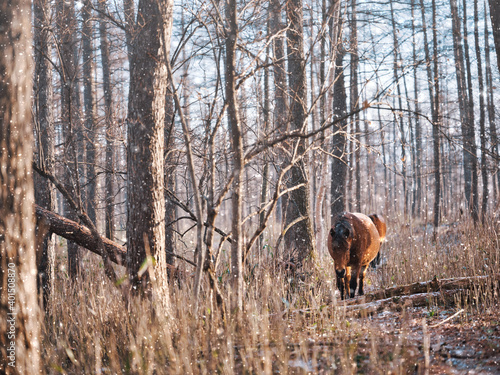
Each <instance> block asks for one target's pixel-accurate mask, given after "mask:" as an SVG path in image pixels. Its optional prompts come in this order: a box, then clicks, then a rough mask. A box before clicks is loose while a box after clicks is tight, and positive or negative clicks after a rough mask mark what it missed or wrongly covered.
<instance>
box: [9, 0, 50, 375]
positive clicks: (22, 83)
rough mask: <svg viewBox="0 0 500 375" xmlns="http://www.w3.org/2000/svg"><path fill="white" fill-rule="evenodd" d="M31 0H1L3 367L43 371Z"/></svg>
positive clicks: (24, 371)
mask: <svg viewBox="0 0 500 375" xmlns="http://www.w3.org/2000/svg"><path fill="white" fill-rule="evenodd" d="M31 27H32V23H31V2H30V1H27V0H11V1H2V2H1V3H0V30H1V31H0V46H2V53H1V54H0V72H2V74H1V75H0V165H1V166H2V168H1V171H0V269H1V270H2V272H1V275H0V314H1V316H2V318H1V319H0V372H1V373H4V374H39V373H40V371H41V366H40V352H41V347H40V321H41V317H40V314H39V308H38V304H37V294H36V264H35V237H34V233H35V222H34V212H33V203H34V193H33V179H32V175H33V172H32V160H33V128H32V123H31V109H32V108H31V95H32V94H33V90H32V89H33V84H32V73H33V63H32V45H31V43H32V37H31Z"/></svg>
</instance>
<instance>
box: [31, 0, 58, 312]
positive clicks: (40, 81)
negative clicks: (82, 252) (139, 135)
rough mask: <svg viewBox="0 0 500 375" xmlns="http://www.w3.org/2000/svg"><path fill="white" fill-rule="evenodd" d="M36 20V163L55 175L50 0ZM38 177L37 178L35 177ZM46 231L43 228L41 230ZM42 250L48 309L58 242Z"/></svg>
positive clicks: (47, 204)
mask: <svg viewBox="0 0 500 375" xmlns="http://www.w3.org/2000/svg"><path fill="white" fill-rule="evenodd" d="M33 13H34V21H35V28H34V29H35V33H34V45H35V79H34V81H33V83H34V87H33V91H34V101H35V102H34V109H35V110H34V115H35V118H34V123H35V160H34V161H35V163H37V165H39V166H41V167H42V168H43V169H44V170H46V171H49V172H50V173H54V117H53V113H52V99H53V93H52V82H51V81H52V66H51V65H50V60H49V58H50V56H51V55H52V53H51V44H50V27H49V26H50V15H51V6H50V2H49V1H48V0H37V1H34V3H33ZM35 176H36V177H35ZM35 176H34V180H35V202H36V203H37V204H38V205H39V206H41V207H43V208H45V209H47V210H50V211H53V210H54V209H55V191H54V189H53V187H52V186H51V184H50V182H49V181H48V180H47V179H45V178H41V177H40V176H38V175H35ZM42 231H43V229H42ZM41 245H42V248H41V249H37V251H38V254H39V255H40V259H39V261H38V262H37V266H38V278H37V283H38V290H39V291H41V292H42V293H43V303H44V307H45V308H46V307H47V306H48V302H49V301H48V300H49V295H50V294H52V290H53V286H54V285H53V281H54V262H55V241H54V235H53V234H48V235H47V236H46V237H45V239H44V241H43V243H42V244H41Z"/></svg>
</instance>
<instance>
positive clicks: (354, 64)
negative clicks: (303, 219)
mask: <svg viewBox="0 0 500 375" xmlns="http://www.w3.org/2000/svg"><path fill="white" fill-rule="evenodd" d="M351 7H352V8H351V11H352V13H351V41H350V44H351V48H350V55H351V72H350V75H351V93H350V98H351V103H350V104H351V112H357V110H358V109H359V93H358V65H359V56H358V30H357V27H358V26H357V9H356V0H352V1H351ZM359 122H360V119H359V114H358V113H355V114H354V116H353V129H354V139H355V140H356V141H355V143H354V162H355V165H356V166H355V176H354V179H355V180H356V181H355V184H356V185H355V189H356V190H355V199H354V205H355V209H356V211H357V212H361V129H360V126H359Z"/></svg>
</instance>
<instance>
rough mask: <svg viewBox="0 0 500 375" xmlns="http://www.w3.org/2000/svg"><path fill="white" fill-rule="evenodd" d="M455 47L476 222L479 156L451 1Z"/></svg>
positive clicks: (470, 200)
mask: <svg viewBox="0 0 500 375" xmlns="http://www.w3.org/2000/svg"><path fill="white" fill-rule="evenodd" d="M450 5H451V16H452V27H453V45H454V50H453V51H454V56H455V70H456V77H457V94H458V104H459V108H460V122H461V124H462V139H463V158H464V183H465V198H466V201H467V207H468V209H469V210H470V212H471V215H472V218H473V219H474V222H477V221H478V218H479V216H478V206H477V202H478V197H477V155H476V142H475V140H474V123H471V116H470V113H469V112H470V111H471V108H470V106H469V99H468V96H469V95H468V93H467V82H466V76H465V75H466V71H465V65H464V52H463V46H462V33H461V31H460V29H461V27H460V18H459V15H458V8H457V2H456V0H450Z"/></svg>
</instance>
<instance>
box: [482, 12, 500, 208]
mask: <svg viewBox="0 0 500 375" xmlns="http://www.w3.org/2000/svg"><path fill="white" fill-rule="evenodd" d="M484 40H485V42H484V44H485V47H484V55H485V56H484V59H485V64H486V69H485V76H486V86H487V91H488V92H487V94H486V97H487V107H488V122H489V128H490V138H491V140H490V143H491V148H490V151H491V152H493V153H495V154H496V155H500V149H499V145H498V136H497V127H496V123H495V118H496V117H495V105H494V103H495V101H494V99H493V78H492V73H491V58H490V44H489V30H488V19H487V11H486V5H485V8H484ZM498 164H499V161H498V160H496V161H494V166H493V172H494V174H496V176H497V179H496V185H497V189H495V178H493V191H494V192H495V193H496V194H498V192H497V191H498V189H500V173H498ZM496 199H497V196H495V200H496Z"/></svg>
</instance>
